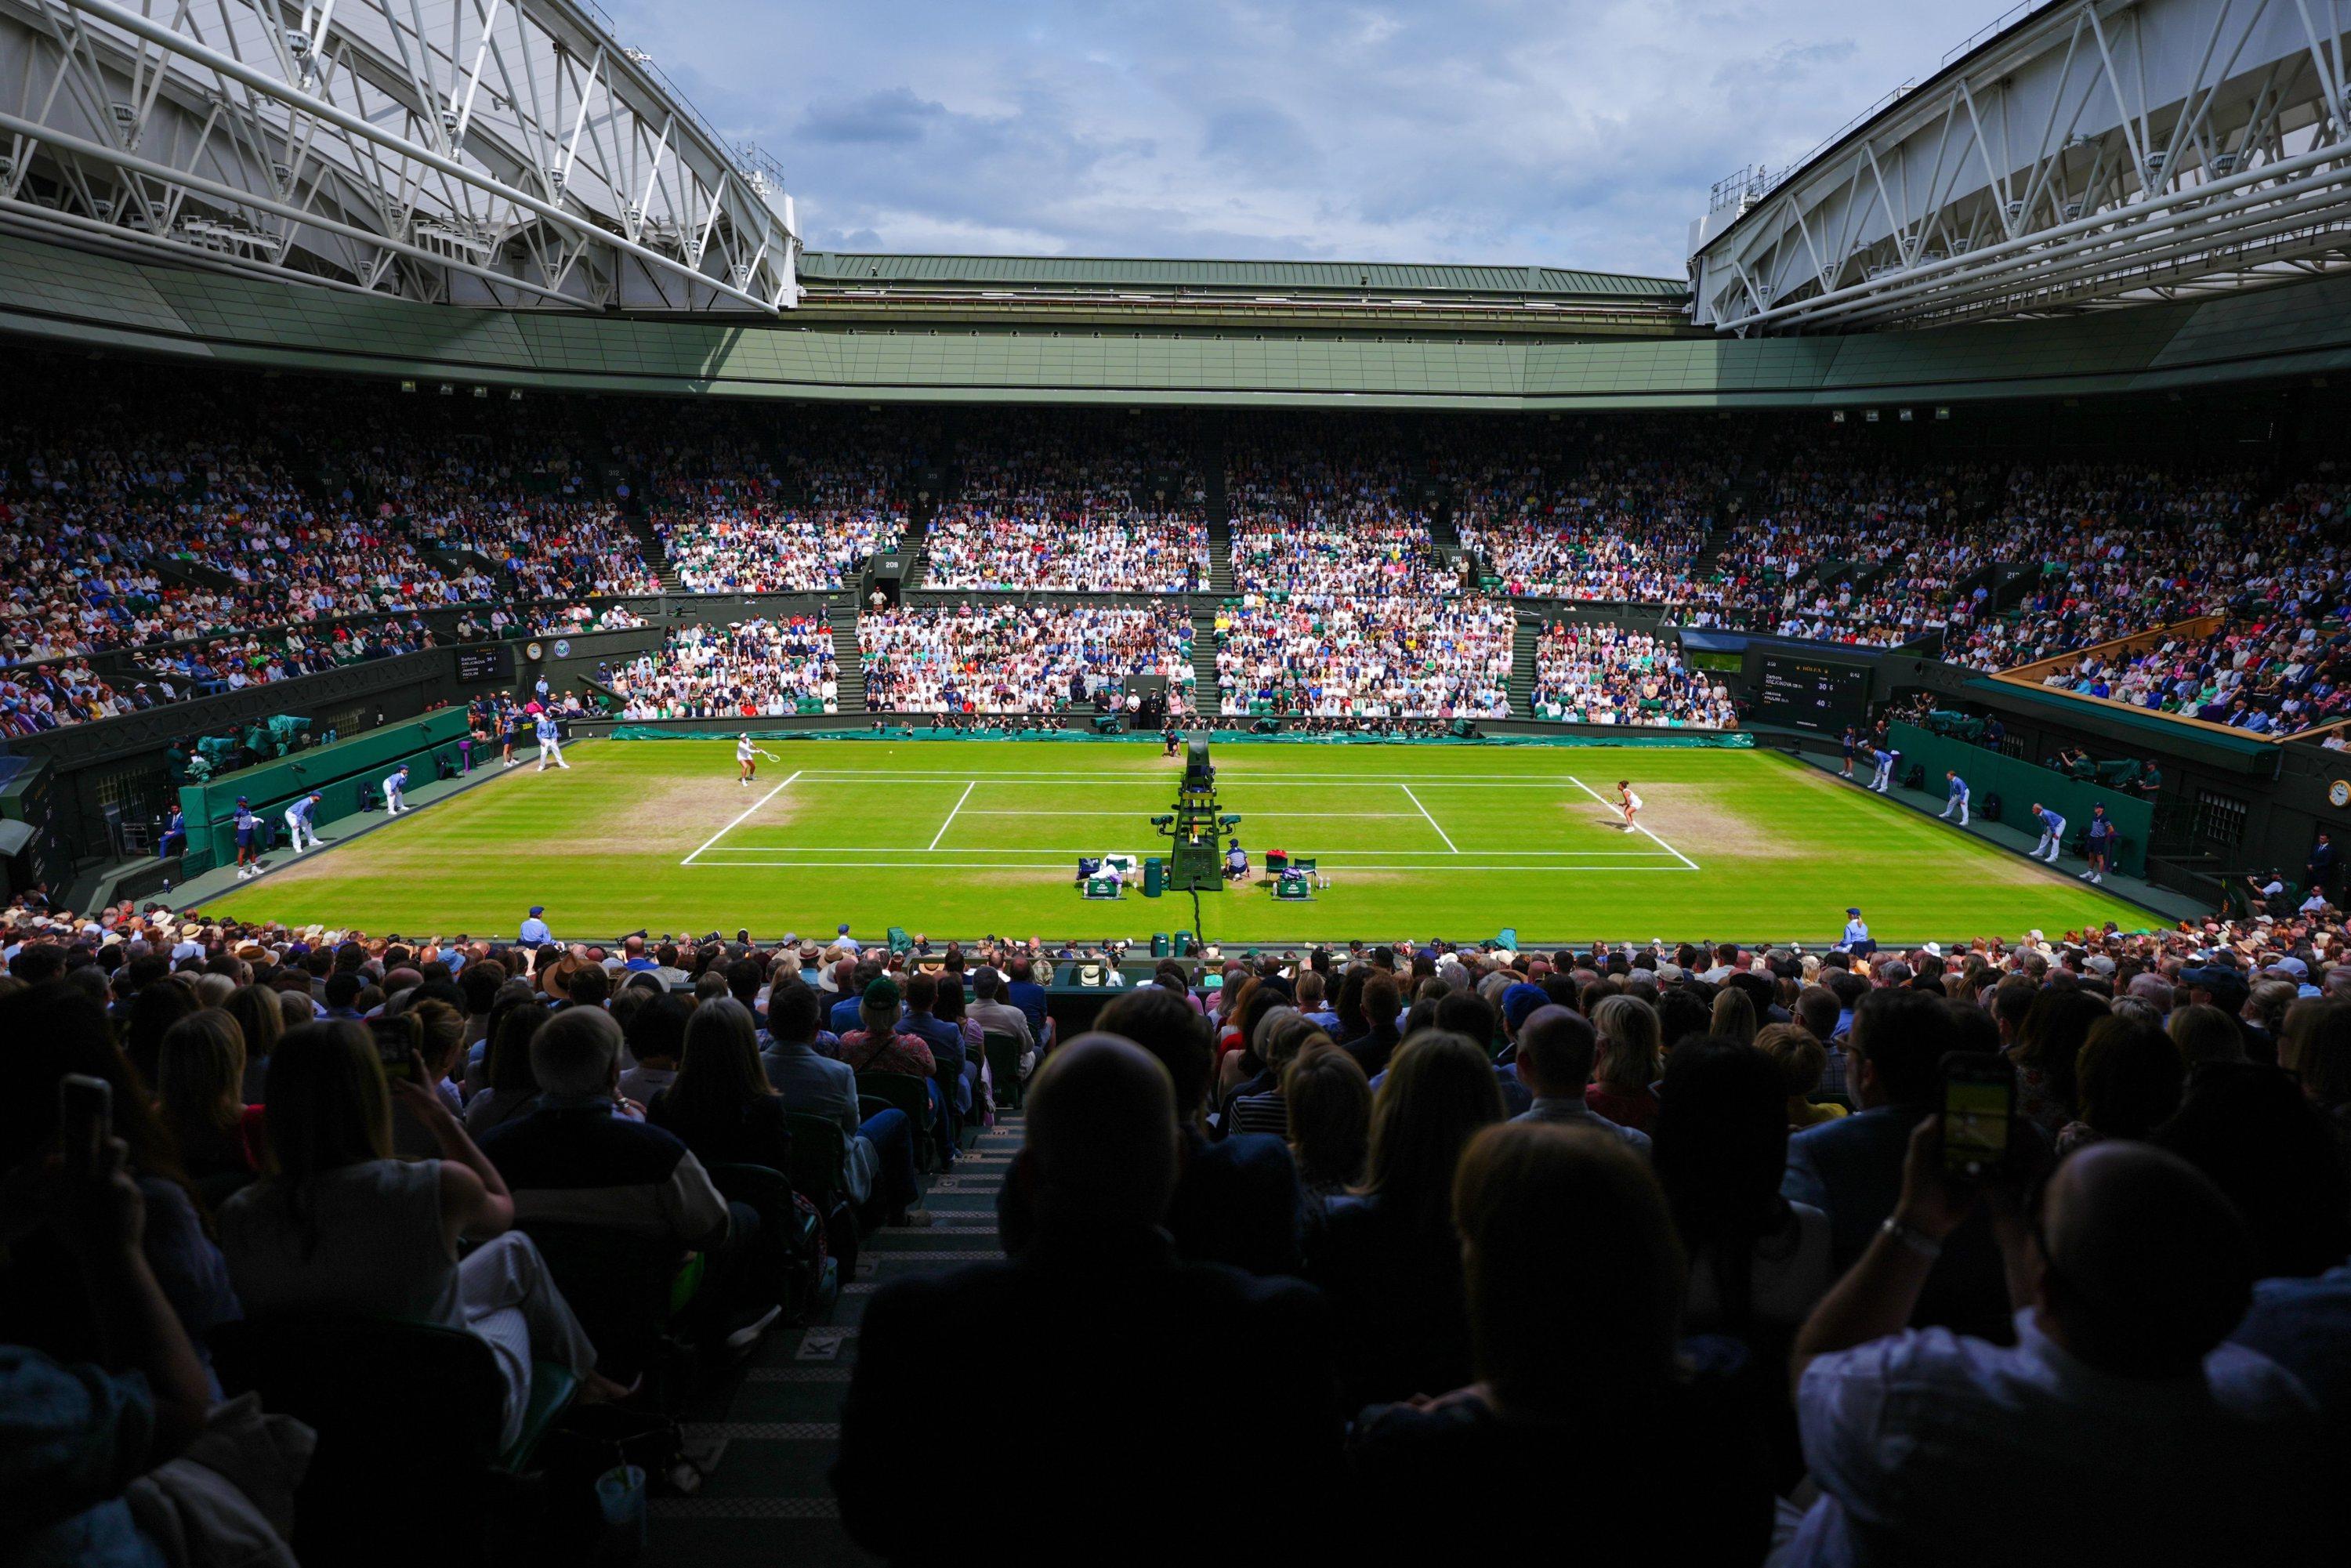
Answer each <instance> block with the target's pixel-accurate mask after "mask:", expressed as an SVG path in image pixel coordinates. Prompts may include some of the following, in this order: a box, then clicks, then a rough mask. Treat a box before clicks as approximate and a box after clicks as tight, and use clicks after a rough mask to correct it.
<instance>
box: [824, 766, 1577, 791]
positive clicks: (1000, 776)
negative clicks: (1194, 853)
mask: <svg viewBox="0 0 2351 1568" xmlns="http://www.w3.org/2000/svg"><path fill="white" fill-rule="evenodd" d="M806 777H808V778H810V779H857V780H860V781H861V782H869V783H874V784H896V783H921V782H922V781H924V780H925V779H944V780H946V781H949V782H953V781H955V780H956V779H977V780H978V781H979V782H981V783H983V784H993V783H996V782H998V781H999V780H1009V781H1016V782H1022V783H1050V784H1134V785H1143V784H1148V785H1151V786H1153V787H1154V788H1155V789H1165V788H1166V787H1167V786H1168V785H1169V784H1170V783H1173V782H1174V781H1175V777H1176V776H1175V773H1174V772H1172V771H1170V772H1165V773H1123V772H1102V773H974V772H972V771H970V770H969V769H968V768H953V769H946V770H943V771H940V772H935V773H925V772H922V771H919V770H915V769H911V768H893V769H891V770H890V771H889V773H887V774H886V775H884V774H878V773H870V772H867V771H865V770H863V769H862V768H809V769H808V770H807V773H806ZM1236 781H1247V782H1248V783H1249V787H1250V788H1252V789H1254V788H1256V787H1257V786H1258V785H1259V784H1268V785H1272V784H1289V783H1314V784H1361V785H1363V786H1364V788H1366V789H1384V788H1386V787H1387V786H1388V785H1391V784H1420V785H1426V786H1427V787H1428V788H1430V789H1437V788H1440V787H1441V788H1444V789H1561V787H1562V785H1564V784H1568V783H1573V779H1568V778H1565V777H1564V776H1562V775H1559V774H1548V775H1545V776H1543V777H1541V778H1527V779H1464V778H1458V777H1456V776H1454V775H1452V774H1449V773H1407V774H1395V773H1390V774H1384V775H1383V774H1375V773H1228V772H1226V771H1224V770H1223V769H1222V768H1219V769H1218V770H1217V783H1218V784H1228V783H1233V782H1236ZM1562 793H1564V791H1563V790H1562Z"/></svg>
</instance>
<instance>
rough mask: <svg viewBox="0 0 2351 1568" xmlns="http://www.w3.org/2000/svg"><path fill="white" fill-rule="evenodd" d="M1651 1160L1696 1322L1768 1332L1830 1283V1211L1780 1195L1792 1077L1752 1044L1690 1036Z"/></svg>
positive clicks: (1663, 1093) (1714, 1328) (1669, 1081)
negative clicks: (1684, 1260) (1682, 1254)
mask: <svg viewBox="0 0 2351 1568" xmlns="http://www.w3.org/2000/svg"><path fill="white" fill-rule="evenodd" d="M1657 1101H1658V1110H1657V1115H1656V1121H1654V1122H1653V1123H1652V1124H1650V1127H1649V1139H1650V1160H1651V1163H1652V1165H1653V1167H1654V1168H1655V1169H1656V1173H1657V1181H1658V1183H1659V1184H1660V1185H1661V1186H1664V1188H1665V1189H1666V1203H1667V1207H1668V1208H1669V1209H1670V1210H1671V1211H1672V1213H1673V1217H1674V1228H1675V1229H1677V1231H1679V1232H1680V1233H1681V1239H1682V1247H1683V1249H1685V1250H1686V1251H1687V1253H1688V1255H1689V1295H1688V1300H1687V1312H1686V1313H1685V1317H1684V1324H1685V1327H1686V1328H1687V1331H1688V1332H1690V1333H1727V1334H1730V1335H1732V1336H1734V1337H1737V1338H1741V1339H1747V1340H1750V1342H1752V1341H1753V1340H1755V1339H1757V1338H1758V1337H1761V1338H1763V1339H1766V1340H1771V1339H1774V1338H1776V1337H1777V1336H1778V1335H1780V1334H1782V1333H1786V1332H1787V1331H1790V1330H1792V1329H1793V1328H1794V1327H1795V1326H1796V1325H1797V1324H1798V1323H1801V1322H1803V1321H1804V1318H1805V1316H1806V1314H1808V1313H1809V1312H1811V1311H1812V1309H1813V1303H1814V1302H1815V1301H1819V1300H1820V1299H1821V1297H1822V1296H1823V1295H1824V1294H1826V1293H1827V1291H1828V1288H1829V1284H1830V1274H1829V1221H1828V1216H1827V1215H1825V1214H1823V1212H1822V1211H1821V1210H1819V1209H1817V1208H1814V1207H1812V1206H1811V1205H1809V1204H1802V1203H1791V1202H1789V1201H1788V1200H1787V1199H1786V1198H1784V1197H1781V1196H1780V1178H1781V1176H1782V1173H1783V1172H1785V1170H1786V1169H1787V1165H1788V1086H1787V1080H1786V1078H1785V1076H1784V1075H1783V1074H1782V1072H1781V1071H1780V1067H1779V1064H1778V1063H1776V1062H1774V1061H1772V1060H1771V1057H1770V1056H1768V1055H1766V1054H1765V1053H1764V1052H1763V1051H1758V1050H1757V1049H1755V1047H1753V1046H1751V1045H1740V1044H1737V1043H1734V1042H1733V1041H1730V1040H1721V1039H1717V1038H1712V1037H1708V1038H1706V1039H1701V1040H1684V1041H1682V1043H1681V1044H1679V1045H1677V1046H1676V1047H1675V1048H1674V1053H1673V1055H1672V1056H1671V1057H1670V1058H1669V1059H1668V1060H1667V1063H1666V1077H1665V1082H1664V1083H1663V1085H1662V1086H1661V1087H1660V1088H1659V1090H1658V1092H1657Z"/></svg>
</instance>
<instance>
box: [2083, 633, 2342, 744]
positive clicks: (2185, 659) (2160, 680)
mask: <svg viewBox="0 0 2351 1568" xmlns="http://www.w3.org/2000/svg"><path fill="white" fill-rule="evenodd" d="M2346 644H2351V632H2346V630H2345V627H2344V624H2343V622H2339V621H2336V622H2329V623H2327V624H2325V625H2323V626H2322V625H2320V624H2318V623H2317V622H2312V621H2308V620H2304V621H2300V622H2289V621H2283V620H2267V619H2264V620H2257V621H2253V622H2235V621H2226V622H2222V623H2221V624H2220V625H2219V626H2218V627H2216V628H2214V629H2213V630H2212V631H2211V632H2209V633H2208V634H2206V635H2204V636H2201V637H2197V636H2193V635H2189V634H2188V633H2185V632H2181V633H2175V634H2173V635H2169V636H2166V637H2165V638H2163V639H2162V640H2161V641H2160V642H2158V643H2154V644H2152V645H2150V646H2147V647H2145V648H2141V649H2138V650H2137V651H2136V652H2119V653H2109V654H2085V655H2084V656H2082V657H2081V658H2079V659H2076V660H2074V662H2072V663H2071V664H2061V665H2060V666H2058V667H2057V668H2056V669H2054V670H2053V671H2051V672H2050V674H2048V675H2046V676H2045V677H2043V683H2042V684H2043V685H2047V686H2051V687H2053V688H2055V689H2057V690H2060V691H2067V692H2075V693H2079V694H2081V695H2085V696H2093V697H2101V698H2104V699H2105V700H2107V701H2111V702H2119V703H2126V704H2128V705H2129V706H2132V707H2136V708H2145V709H2147V710H2148V711H2149V712H2153V713H2168V714H2177V715H2179V716H2182V717H2186V718H2196V719H2202V720H2203V721H2205V722H2206V723H2208V724H2223V725H2227V726H2229V727H2231V728H2232V729H2242V730H2247V731H2249V732H2251V733H2252V734H2255V735H2294V734H2297V733H2299V732H2300V731H2302V730H2305V729H2311V728H2314V727H2317V726H2320V725H2323V724H2325V723H2328V722H2329V721H2331V720H2334V719H2337V718H2340V717H2343V716H2345V715H2346V712H2351V688H2346V678H2351V668H2346Z"/></svg>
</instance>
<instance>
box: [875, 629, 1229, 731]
mask: <svg viewBox="0 0 2351 1568" xmlns="http://www.w3.org/2000/svg"><path fill="white" fill-rule="evenodd" d="M1192 635H1193V633H1192V618H1191V616H1190V615H1189V614H1188V613H1186V612H1184V611H1181V610H1176V609H1167V608H1160V609H1149V610H1143V609H1116V608H1109V607H1105V606H1101V605H1070V604H1060V603H1052V602H1037V603H1028V604H982V605H973V604H970V603H964V604H959V605H956V606H954V607H952V608H949V607H944V606H941V607H935V608H927V609H924V608H914V607H911V606H909V607H904V608H899V609H894V610H883V611H878V612H873V613H871V614H866V615H861V616H859V617H858V621H857V639H858V643H859V645H860V647H861V648H862V653H863V657H864V663H865V706H867V707H868V708H870V709H872V711H873V712H875V713H944V714H1051V713H1060V712H1062V711H1064V710H1066V709H1068V708H1070V707H1071V706H1081V705H1084V704H1088V703H1092V704H1096V705H1105V704H1109V703H1113V702H1119V701H1123V699H1124V698H1125V697H1126V696H1127V695H1128V693H1129V691H1130V689H1131V686H1132V684H1133V682H1134V680H1135V678H1136V677H1138V676H1143V675H1155V676H1163V677H1165V680H1166V683H1167V701H1168V707H1169V709H1170V711H1171V712H1182V711H1186V710H1187V709H1188V708H1189V707H1190V706H1191V698H1190V693H1191V688H1192V685H1193V682H1194V674H1193V669H1192Z"/></svg>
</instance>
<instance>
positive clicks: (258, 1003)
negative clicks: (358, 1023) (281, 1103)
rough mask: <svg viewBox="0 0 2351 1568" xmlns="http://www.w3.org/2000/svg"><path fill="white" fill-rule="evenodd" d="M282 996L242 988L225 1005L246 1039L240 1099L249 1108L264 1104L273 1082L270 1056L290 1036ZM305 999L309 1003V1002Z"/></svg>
mask: <svg viewBox="0 0 2351 1568" xmlns="http://www.w3.org/2000/svg"><path fill="white" fill-rule="evenodd" d="M279 996H280V993H278V992H277V991H275V990H272V989H270V988H267V987H266V986H239V987H238V988H236V989H235V990H233V991H231V992H230V993H229V994H228V1000H226V1001H225V1002H223V1003H222V1004H221V1010H222V1011H223V1012H225V1013H226V1014H228V1016H229V1017H231V1018H233V1019H236V1027H237V1030H238V1031H239V1032H240V1033H242V1034H243V1035H244V1036H245V1081H244V1082H243V1083H242V1084H241V1085H239V1087H238V1090H237V1098H238V1099H239V1100H241V1101H243V1102H244V1103H246V1104H247V1105H258V1104H260V1103H261V1092H262V1088H263V1086H264V1085H265V1084H266V1083H267V1082H268V1079H269V1053H270V1052H271V1051H276V1050H277V1041H278V1039H279V1037H281V1036H282V1035H284V1034H285V1032H286V1008H285V1005H284V1003H283V1002H282V1001H280V1000H279ZM302 999H303V1000H304V1001H305V1002H308V1000H309V998H308V996H305V997H304V998H302Z"/></svg>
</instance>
